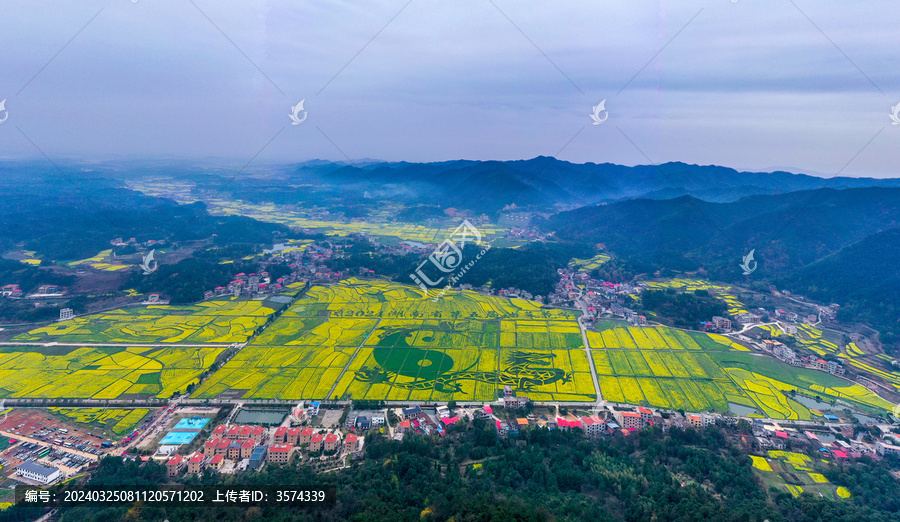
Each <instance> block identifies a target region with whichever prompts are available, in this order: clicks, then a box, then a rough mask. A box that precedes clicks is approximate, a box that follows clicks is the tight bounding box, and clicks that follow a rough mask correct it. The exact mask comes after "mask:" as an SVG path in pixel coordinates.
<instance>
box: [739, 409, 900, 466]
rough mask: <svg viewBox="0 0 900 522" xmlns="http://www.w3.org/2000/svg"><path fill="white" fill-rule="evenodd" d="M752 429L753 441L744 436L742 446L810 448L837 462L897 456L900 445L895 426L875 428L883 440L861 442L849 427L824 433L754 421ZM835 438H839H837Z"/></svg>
mask: <svg viewBox="0 0 900 522" xmlns="http://www.w3.org/2000/svg"><path fill="white" fill-rule="evenodd" d="M825 417H826V419H827V420H830V421H838V420H839V419H838V417H836V416H834V415H830V414H826V415H825ZM751 427H752V440H748V438H747V437H746V436H745V438H744V443H745V444H748V445H749V444H754V443H755V444H756V445H757V446H759V447H760V448H763V449H768V448H771V449H777V450H781V449H785V448H786V447H787V446H788V445H791V446H792V447H797V446H812V447H813V448H815V449H817V450H818V451H819V453H821V454H822V455H823V456H832V457H834V458H837V459H849V458H860V457H862V456H863V455H868V456H869V457H872V458H876V459H877V458H880V457H884V456H886V455H900V445H898V444H900V435H897V434H896V433H894V432H893V428H894V426H892V425H889V424H885V425H877V426H876V427H877V428H878V429H879V430H880V431H881V435H882V437H881V438H880V439H877V440H871V439H870V441H865V440H862V437H859V438H853V434H854V430H853V426H852V425H850V424H840V425H837V426H832V427H829V428H827V429H826V430H825V431H812V430H802V431H801V430H799V429H795V428H791V427H782V426H779V425H777V424H767V423H765V422H763V421H762V420H760V419H753V422H752V424H751ZM838 436H840V437H841V438H840V439H839V438H837V437H838ZM843 439H847V440H843ZM848 441H849V442H848Z"/></svg>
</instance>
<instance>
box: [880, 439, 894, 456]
mask: <svg viewBox="0 0 900 522" xmlns="http://www.w3.org/2000/svg"><path fill="white" fill-rule="evenodd" d="M875 451H876V452H878V454H879V455H900V446H894V445H893V444H888V443H886V442H880V441H879V442H876V443H875Z"/></svg>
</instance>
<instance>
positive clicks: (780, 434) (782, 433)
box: [775, 431, 788, 439]
mask: <svg viewBox="0 0 900 522" xmlns="http://www.w3.org/2000/svg"><path fill="white" fill-rule="evenodd" d="M775 436H776V437H781V438H782V439H786V438H788V434H787V433H785V432H783V431H776V432H775Z"/></svg>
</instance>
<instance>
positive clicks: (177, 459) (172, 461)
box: [166, 455, 184, 466]
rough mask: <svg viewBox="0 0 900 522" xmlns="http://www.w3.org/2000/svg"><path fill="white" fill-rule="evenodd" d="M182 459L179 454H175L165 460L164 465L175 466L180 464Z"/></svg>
mask: <svg viewBox="0 0 900 522" xmlns="http://www.w3.org/2000/svg"><path fill="white" fill-rule="evenodd" d="M182 460H184V459H183V458H182V457H181V455H175V456H174V457H172V458H171V459H169V461H168V462H166V466H177V465H179V464H181V461H182Z"/></svg>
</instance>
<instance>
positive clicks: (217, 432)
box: [213, 424, 228, 435]
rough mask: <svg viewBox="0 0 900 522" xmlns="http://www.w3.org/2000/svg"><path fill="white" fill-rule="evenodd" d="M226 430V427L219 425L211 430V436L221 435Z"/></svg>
mask: <svg viewBox="0 0 900 522" xmlns="http://www.w3.org/2000/svg"><path fill="white" fill-rule="evenodd" d="M227 429H228V427H227V426H225V425H223V424H219V425H218V426H216V429H214V430H213V435H221V434H223V433H225V430H227Z"/></svg>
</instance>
